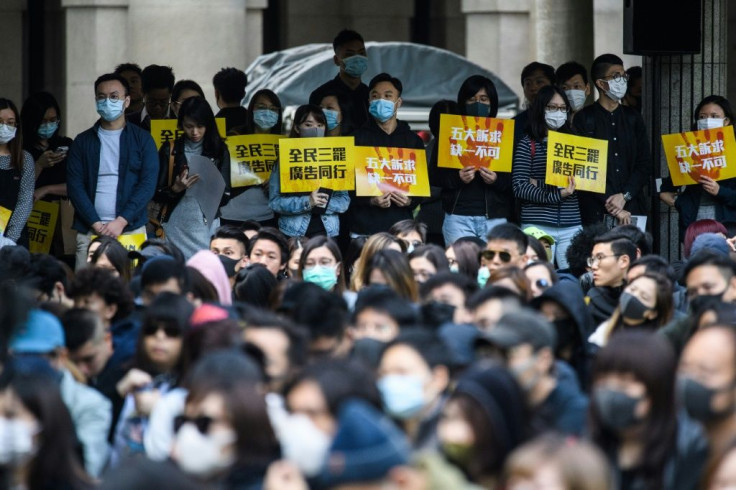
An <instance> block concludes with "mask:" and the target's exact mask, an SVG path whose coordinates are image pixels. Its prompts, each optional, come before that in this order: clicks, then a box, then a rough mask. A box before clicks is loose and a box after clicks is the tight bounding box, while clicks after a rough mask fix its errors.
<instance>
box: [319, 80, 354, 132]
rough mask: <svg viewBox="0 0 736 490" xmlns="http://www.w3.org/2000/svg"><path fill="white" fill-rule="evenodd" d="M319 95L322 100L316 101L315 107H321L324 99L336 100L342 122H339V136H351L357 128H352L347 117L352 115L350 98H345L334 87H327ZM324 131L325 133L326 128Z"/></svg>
mask: <svg viewBox="0 0 736 490" xmlns="http://www.w3.org/2000/svg"><path fill="white" fill-rule="evenodd" d="M320 95H321V97H322V98H321V99H320V100H318V101H316V102H317V105H321V104H322V101H323V100H324V99H325V97H335V99H336V100H337V105H338V106H339V107H340V115H341V116H342V121H340V135H349V134H353V132H354V131H355V130H356V129H357V128H354V127H353V126H352V122H351V121H350V118H349V117H347V116H348V115H349V114H352V113H353V101H352V99H351V98H350V97H345V95H344V94H343V93H341V92H340V91H339V90H338V89H337V88H335V87H328V88H327V89H326V90H324V91H322V92H321V93H320ZM325 131H327V128H326V127H325Z"/></svg>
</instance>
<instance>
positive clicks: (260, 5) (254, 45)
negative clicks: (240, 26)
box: [243, 0, 268, 69]
mask: <svg viewBox="0 0 736 490" xmlns="http://www.w3.org/2000/svg"><path fill="white" fill-rule="evenodd" d="M247 4H248V5H247V8H246V11H245V22H246V32H245V35H246V37H247V41H246V42H245V59H246V66H248V65H249V64H251V63H252V62H253V60H255V59H256V58H258V56H260V55H261V54H262V53H263V11H264V10H266V7H268V0H247ZM243 69H245V68H243Z"/></svg>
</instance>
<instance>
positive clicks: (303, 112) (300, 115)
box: [289, 104, 327, 138]
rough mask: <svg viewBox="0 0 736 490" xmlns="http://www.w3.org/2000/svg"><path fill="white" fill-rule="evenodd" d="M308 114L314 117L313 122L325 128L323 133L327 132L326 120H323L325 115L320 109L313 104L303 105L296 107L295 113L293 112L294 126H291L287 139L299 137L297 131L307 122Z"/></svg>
mask: <svg viewBox="0 0 736 490" xmlns="http://www.w3.org/2000/svg"><path fill="white" fill-rule="evenodd" d="M310 114H311V115H312V116H313V117H314V120H315V121H316V122H317V123H318V124H321V125H323V126H324V127H325V131H327V119H326V118H325V113H324V112H322V108H321V107H319V106H316V105H313V104H304V105H300V106H299V107H297V109H296V112H294V124H293V125H292V126H291V132H290V133H289V137H291V138H295V137H299V136H300V135H299V133H298V132H297V129H298V127H299V125H300V124H301V123H303V122H304V121H306V120H307V118H308V117H309V116H310Z"/></svg>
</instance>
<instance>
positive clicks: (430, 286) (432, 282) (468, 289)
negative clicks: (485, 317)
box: [419, 272, 478, 300]
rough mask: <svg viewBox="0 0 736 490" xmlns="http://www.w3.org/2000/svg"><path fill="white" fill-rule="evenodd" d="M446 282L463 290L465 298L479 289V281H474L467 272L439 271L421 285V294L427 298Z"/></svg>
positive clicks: (424, 298) (423, 297)
mask: <svg viewBox="0 0 736 490" xmlns="http://www.w3.org/2000/svg"><path fill="white" fill-rule="evenodd" d="M446 284H451V285H453V286H455V287H456V288H457V289H459V290H460V291H462V292H463V295H465V298H466V299H467V298H469V297H470V296H472V295H473V294H474V293H475V292H476V291H478V282H477V281H474V280H473V279H471V278H470V277H468V276H466V275H465V274H456V273H454V272H438V273H437V274H435V275H434V276H432V277H430V278H429V279H427V280H426V281H425V282H424V284H420V285H419V295H420V296H421V297H422V299H423V300H426V299H427V297H428V296H429V295H430V293H431V292H432V291H434V290H435V289H437V288H439V287H442V286H444V285H446Z"/></svg>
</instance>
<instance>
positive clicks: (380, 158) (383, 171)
mask: <svg viewBox="0 0 736 490" xmlns="http://www.w3.org/2000/svg"><path fill="white" fill-rule="evenodd" d="M354 161H355V195H357V196H382V195H383V194H385V193H387V192H401V193H403V194H405V195H407V196H422V197H428V196H429V175H428V174H427V157H426V155H425V151H424V150H416V149H414V148H385V147H373V146H356V147H355V160H354Z"/></svg>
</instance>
